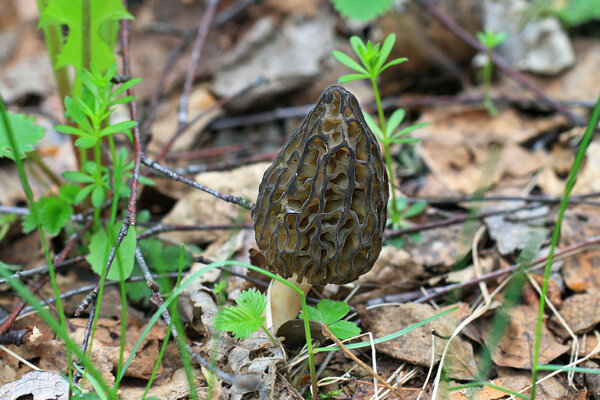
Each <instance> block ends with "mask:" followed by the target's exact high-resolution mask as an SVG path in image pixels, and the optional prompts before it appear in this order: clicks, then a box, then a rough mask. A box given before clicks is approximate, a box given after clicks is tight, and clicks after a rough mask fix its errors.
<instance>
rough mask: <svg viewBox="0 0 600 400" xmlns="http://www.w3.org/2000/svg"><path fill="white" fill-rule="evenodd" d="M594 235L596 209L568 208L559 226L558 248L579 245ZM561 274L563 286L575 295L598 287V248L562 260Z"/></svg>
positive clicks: (599, 224) (598, 219)
mask: <svg viewBox="0 0 600 400" xmlns="http://www.w3.org/2000/svg"><path fill="white" fill-rule="evenodd" d="M598 232H600V215H599V214H598V208H597V207H595V206H585V205H580V206H576V207H570V208H569V209H568V210H567V213H566V214H565V218H564V221H563V224H562V229H561V237H560V246H561V247H564V246H570V245H574V244H577V243H582V242H583V241H584V240H585V239H587V238H589V237H592V236H595V235H597V234H598ZM562 275H563V279H564V280H565V284H566V285H567V286H568V287H569V289H571V290H573V291H575V292H582V291H585V290H587V289H591V288H597V287H600V249H598V248H590V249H588V250H585V251H583V252H580V253H577V254H574V255H573V256H571V257H568V258H567V259H565V264H564V266H563V268H562Z"/></svg>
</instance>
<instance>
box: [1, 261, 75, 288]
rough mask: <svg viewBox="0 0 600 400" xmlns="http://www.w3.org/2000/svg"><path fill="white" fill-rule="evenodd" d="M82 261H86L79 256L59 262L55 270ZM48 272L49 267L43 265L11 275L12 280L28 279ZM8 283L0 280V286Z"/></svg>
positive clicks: (2, 279)
mask: <svg viewBox="0 0 600 400" xmlns="http://www.w3.org/2000/svg"><path fill="white" fill-rule="evenodd" d="M81 261H85V257H84V256H77V257H75V258H71V259H68V260H65V261H63V262H58V263H56V264H53V265H54V269H55V270H57V271H58V269H59V268H63V267H68V266H70V265H73V264H77V263H78V262H81ZM47 272H48V266H47V265H42V266H41V267H37V268H32V269H28V270H26V271H19V272H15V273H14V274H12V275H11V278H12V279H22V278H27V277H30V276H34V275H38V274H45V273H47ZM6 281H7V279H4V278H0V284H3V283H6Z"/></svg>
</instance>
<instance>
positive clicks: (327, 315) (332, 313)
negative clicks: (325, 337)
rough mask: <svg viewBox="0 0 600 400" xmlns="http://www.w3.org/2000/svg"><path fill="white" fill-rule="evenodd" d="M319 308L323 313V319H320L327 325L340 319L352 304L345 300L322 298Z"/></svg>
mask: <svg viewBox="0 0 600 400" xmlns="http://www.w3.org/2000/svg"><path fill="white" fill-rule="evenodd" d="M317 309H318V310H319V312H320V313H321V316H322V317H323V319H321V320H320V321H321V322H323V323H324V324H325V325H330V324H332V323H334V322H335V321H337V320H340V319H342V318H343V317H344V315H346V314H348V311H350V306H349V305H348V304H347V303H344V302H343V301H333V300H329V299H322V300H321V301H319V304H317Z"/></svg>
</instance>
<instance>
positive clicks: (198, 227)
mask: <svg viewBox="0 0 600 400" xmlns="http://www.w3.org/2000/svg"><path fill="white" fill-rule="evenodd" d="M225 229H227V230H231V229H254V226H253V225H252V224H242V225H239V224H238V225H234V224H229V225H202V224H192V225H176V224H158V225H155V226H153V227H151V228H150V229H148V230H145V231H144V232H142V233H140V234H139V235H138V236H137V238H138V241H139V240H142V239H145V238H147V237H149V236H154V235H158V234H160V233H165V232H173V231H179V232H181V231H209V230H210V231H213V230H225Z"/></svg>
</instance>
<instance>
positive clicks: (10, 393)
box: [0, 371, 69, 400]
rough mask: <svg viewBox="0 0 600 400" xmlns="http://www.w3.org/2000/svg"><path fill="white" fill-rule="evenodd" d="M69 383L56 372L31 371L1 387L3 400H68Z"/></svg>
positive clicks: (0, 393) (0, 396)
mask: <svg viewBox="0 0 600 400" xmlns="http://www.w3.org/2000/svg"><path fill="white" fill-rule="evenodd" d="M68 398H69V381H67V380H66V379H65V378H64V377H63V376H61V375H60V374H57V373H56V372H50V371H31V372H29V373H28V374H25V375H23V376H22V377H21V378H20V379H18V380H16V381H14V382H11V383H7V384H6V385H4V386H2V387H0V399H3V400H23V399H31V400H46V399H55V400H67V399H68Z"/></svg>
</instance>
